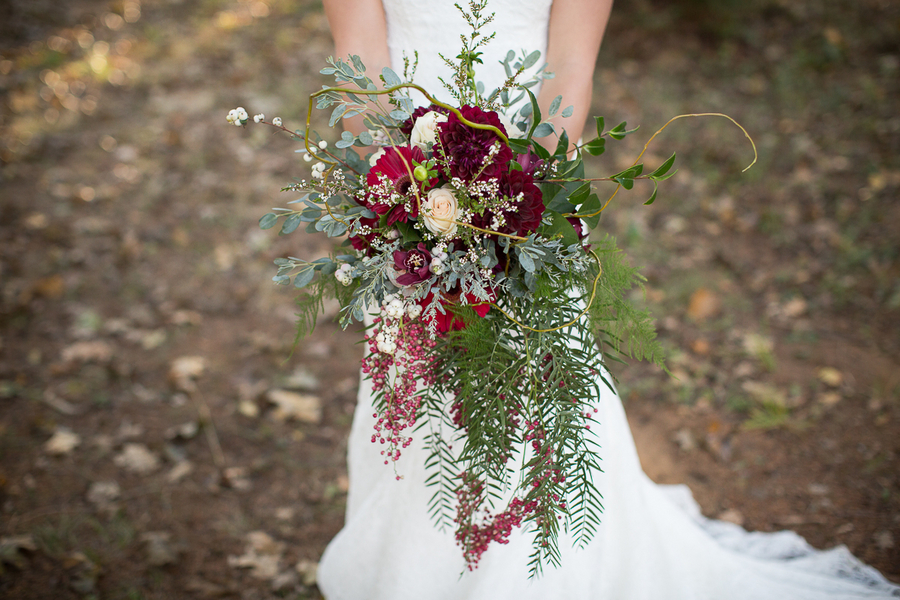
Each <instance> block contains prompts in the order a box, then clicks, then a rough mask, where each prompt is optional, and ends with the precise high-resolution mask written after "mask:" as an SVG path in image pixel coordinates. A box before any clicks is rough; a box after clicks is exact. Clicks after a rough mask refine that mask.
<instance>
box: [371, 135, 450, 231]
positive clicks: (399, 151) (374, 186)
mask: <svg viewBox="0 0 900 600" xmlns="http://www.w3.org/2000/svg"><path fill="white" fill-rule="evenodd" d="M424 160H425V155H424V154H423V153H422V151H421V150H420V149H419V148H416V147H415V146H413V147H412V148H409V147H407V146H398V147H386V148H385V149H384V154H383V155H381V157H380V158H379V159H378V160H377V161H376V162H375V165H374V166H373V167H372V168H371V169H370V170H369V174H368V175H366V185H367V186H368V188H369V191H368V192H367V193H366V197H365V200H364V202H363V204H364V205H365V206H366V207H368V208H371V209H372V210H373V211H375V212H376V213H377V214H379V215H385V214H386V215H388V220H387V224H388V225H393V224H394V223H395V222H397V221H403V222H406V221H407V220H408V219H409V217H412V218H416V217H418V216H419V205H418V203H417V202H416V197H415V194H414V191H413V188H414V186H416V185H422V187H423V188H425V189H430V188H432V187H434V186H435V185H436V184H437V180H432V181H429V182H426V183H425V184H424V185H423V184H421V183H420V182H418V181H416V180H415V179H414V178H413V177H412V176H411V172H412V170H413V169H414V168H415V167H414V162H422V161H424ZM404 161H405V162H404ZM407 165H408V166H409V168H407ZM420 189H421V188H420Z"/></svg>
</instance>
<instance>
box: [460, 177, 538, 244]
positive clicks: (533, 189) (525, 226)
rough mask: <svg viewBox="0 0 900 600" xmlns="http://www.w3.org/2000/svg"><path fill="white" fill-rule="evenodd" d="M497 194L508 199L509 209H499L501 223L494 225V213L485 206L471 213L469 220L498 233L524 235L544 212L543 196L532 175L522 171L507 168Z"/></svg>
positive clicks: (534, 227)
mask: <svg viewBox="0 0 900 600" xmlns="http://www.w3.org/2000/svg"><path fill="white" fill-rule="evenodd" d="M499 196H500V198H502V199H508V200H510V201H511V203H512V207H511V209H510V210H504V211H502V212H501V213H500V215H501V216H502V217H503V219H504V220H505V221H506V222H505V224H503V225H501V226H499V227H496V228H495V227H494V223H493V221H494V216H495V213H494V212H492V211H490V210H486V211H484V214H481V215H475V217H473V219H472V224H473V225H475V226H477V227H481V228H484V229H490V230H492V231H497V232H499V233H511V234H515V235H519V236H527V235H528V234H529V233H532V232H533V231H536V230H537V228H538V227H540V225H541V217H543V215H544V197H543V195H542V194H541V190H540V188H538V186H536V185H535V184H534V179H533V178H532V177H531V175H530V174H528V173H526V172H524V171H510V172H508V173H503V174H502V175H501V176H500V194H499Z"/></svg>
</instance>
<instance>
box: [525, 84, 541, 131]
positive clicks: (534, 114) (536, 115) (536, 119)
mask: <svg viewBox="0 0 900 600" xmlns="http://www.w3.org/2000/svg"><path fill="white" fill-rule="evenodd" d="M525 91H526V92H528V98H529V99H530V100H531V129H530V130H529V131H528V135H526V136H525V137H526V138H527V139H529V140H530V139H531V138H532V137H533V135H534V130H535V129H537V126H538V124H539V123H540V122H541V107H540V106H538V101H537V98H535V97H534V94H532V93H531V90H529V89H526V90H525Z"/></svg>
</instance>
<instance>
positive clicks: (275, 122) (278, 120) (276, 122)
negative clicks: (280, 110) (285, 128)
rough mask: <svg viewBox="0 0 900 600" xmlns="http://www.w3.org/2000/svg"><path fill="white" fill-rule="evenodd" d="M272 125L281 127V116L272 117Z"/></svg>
mask: <svg viewBox="0 0 900 600" xmlns="http://www.w3.org/2000/svg"><path fill="white" fill-rule="evenodd" d="M272 125H274V126H275V127H281V117H275V118H274V119H272Z"/></svg>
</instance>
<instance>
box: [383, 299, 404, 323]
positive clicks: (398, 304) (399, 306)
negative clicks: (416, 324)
mask: <svg viewBox="0 0 900 600" xmlns="http://www.w3.org/2000/svg"><path fill="white" fill-rule="evenodd" d="M403 312H404V310H403V301H402V300H399V299H397V300H392V301H391V303H390V304H388V306H387V316H389V317H390V318H392V319H399V318H400V317H402V316H403Z"/></svg>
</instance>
